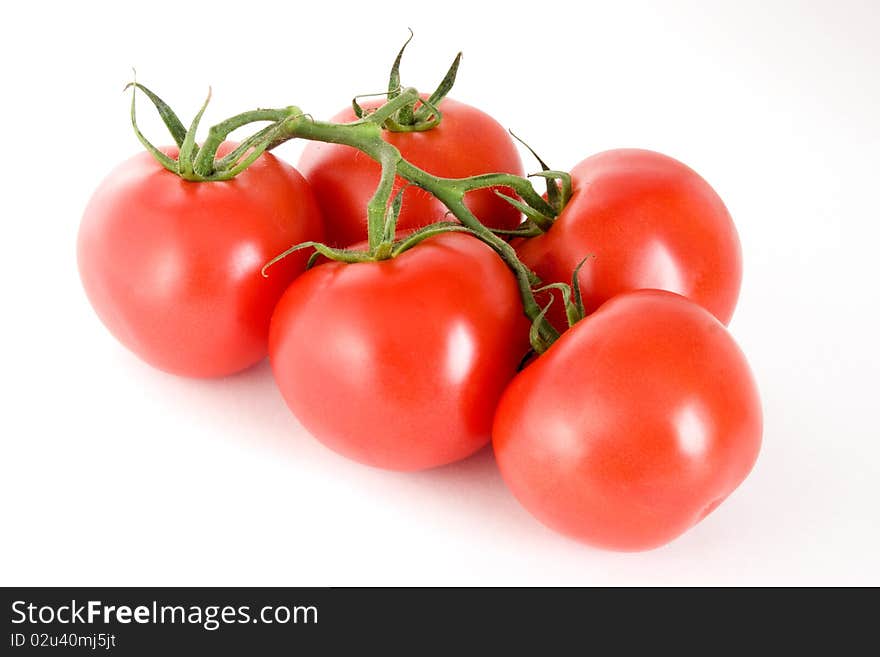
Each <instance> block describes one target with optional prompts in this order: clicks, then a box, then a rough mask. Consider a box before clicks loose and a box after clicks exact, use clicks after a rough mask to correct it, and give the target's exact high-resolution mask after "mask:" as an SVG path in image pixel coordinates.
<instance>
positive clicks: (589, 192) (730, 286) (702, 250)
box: [515, 149, 742, 328]
mask: <svg viewBox="0 0 880 657" xmlns="http://www.w3.org/2000/svg"><path fill="white" fill-rule="evenodd" d="M571 176H572V183H573V188H574V193H573V195H572V198H571V200H570V201H569V203H568V205H566V207H565V209H564V210H563V212H562V213H561V214H560V216H559V217H558V218H557V220H556V222H555V223H554V224H553V226H552V227H551V228H550V230H548V231H547V232H546V233H545V234H543V235H541V236H538V237H534V238H530V239H525V240H517V241H516V242H515V246H516V249H517V251H518V253H519V255H520V258H521V259H522V260H523V262H525V264H526V265H528V266H529V267H530V268H531V269H533V270H534V271H535V273H537V274H538V276H540V277H541V279H542V280H544V281H545V282H547V283H549V282H554V281H555V282H560V281H561V282H566V283H567V282H570V281H571V276H572V272H573V271H574V269H575V267H577V265H578V263H579V262H580V261H581V260H583V259H584V258H585V257H587V256H589V259H588V260H587V262H586V264H585V265H584V267H583V268H582V269H581V272H580V283H581V291H582V294H583V297H584V304H585V306H586V310H587V312H592V311H593V310H595V309H596V308H598V307H599V306H600V305H601V304H602V303H604V302H605V301H607V300H608V299H610V298H612V297H613V296H615V295H617V294H620V293H621V292H627V291H630V290H639V289H651V288H653V289H660V290H669V291H670V292H676V293H678V294H681V295H683V296H686V297H688V298H689V299H692V300H693V301H696V302H697V303H698V304H700V305H701V306H703V307H704V308H706V309H707V310H709V312H711V313H712V314H714V315H715V316H716V317H717V318H718V319H719V320H720V321H721V322H723V323H724V324H727V323H728V322H729V321H730V319H731V317H732V316H733V311H734V308H735V307H736V301H737V297H738V296H739V288H740V282H741V279H742V261H741V255H740V244H739V237H738V236H737V232H736V228H735V226H734V225H733V221H732V220H731V218H730V214H729V213H728V211H727V208H726V207H725V206H724V203H723V202H722V201H721V199H720V198H719V197H718V195H717V194H716V193H715V191H714V190H713V189H712V188H711V187H710V186H709V184H708V183H707V182H706V181H705V180H703V179H702V178H701V177H700V176H699V175H698V174H697V173H696V172H695V171H693V169H690V168H689V167H687V166H685V165H684V164H682V163H681V162H679V161H677V160H674V159H672V158H671V157H667V156H666V155H662V154H660V153H655V152H652V151H646V150H636V149H618V150H612V151H606V152H604V153H599V154H597V155H594V156H592V157H589V158H587V159H586V160H584V161H583V162H581V163H580V164H578V165H577V166H576V167H575V168H574V169H572V171H571ZM550 317H551V320H552V321H553V322H554V324H555V325H556V326H557V327H559V328H563V327H564V326H565V320H564V312H563V307H562V304H561V303H558V302H557V303H554V304H553V307H551V310H550Z"/></svg>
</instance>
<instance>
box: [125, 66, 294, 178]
mask: <svg viewBox="0 0 880 657" xmlns="http://www.w3.org/2000/svg"><path fill="white" fill-rule="evenodd" d="M129 88H130V89H131V90H132V93H131V125H132V128H134V133H135V135H136V136H137V138H138V140H139V141H140V142H141V144H143V145H144V148H146V149H147V151H149V152H150V154H151V155H152V156H153V157H154V158H156V161H157V162H159V164H161V165H162V166H163V167H165V168H166V169H167V170H168V171H170V172H172V173H174V174H176V175H178V176H180V177H181V178H183V179H184V180H189V181H193V182H210V181H220V180H231V179H232V178H235V176H237V175H238V174H239V173H241V172H242V171H244V170H245V169H247V168H248V167H249V166H250V165H251V164H252V163H253V162H254V161H255V160H256V159H257V158H258V157H260V155H262V154H263V153H264V152H265V151H266V150H268V149H270V148H272V147H273V146H275V145H276V141H277V140H278V138H279V137H280V136H281V135H282V134H283V132H284V130H285V124H286V123H287V122H289V120H291V119H295V118H297V117H299V116H302V112H301V111H300V110H299V109H298V108H296V107H285V108H283V109H256V110H252V111H250V112H243V113H241V114H237V115H235V116H233V117H231V118H228V119H226V120H225V121H221V122H220V123H218V124H217V125H214V126H212V127H211V128H210V129H209V131H208V137H207V139H205V141H204V142H203V143H202V144H201V146H200V145H198V144H197V143H196V133H197V131H198V129H199V124H200V123H201V120H202V115H203V114H204V113H205V109H206V108H207V106H208V102H210V100H211V91H210V89H209V90H208V96H207V98H205V102H204V103H203V104H202V106H201V108H200V109H199V111H198V113H196V115H195V118H193V120H192V122H191V123H190V126H189V128H185V127H184V125H183V123H182V122H181V121H180V119H179V118H178V117H177V114H175V113H174V110H172V109H171V107H170V106H169V105H168V104H167V103H166V102H165V101H164V100H162V99H161V98H160V97H159V96H157V95H156V94H155V93H153V92H152V91H150V90H149V89H148V88H147V87H145V86H144V85H142V84H140V83H139V82H137V81H133V82H129V83H128V84H127V85H126V86H125V89H126V90H127V89H129ZM138 91H141V92H142V93H143V94H144V95H145V96H146V97H147V98H148V99H149V100H150V102H152V103H153V106H154V107H155V108H156V111H157V112H158V113H159V116H160V118H161V119H162V122H163V123H164V124H165V127H166V128H168V132H169V133H171V137H172V139H174V143H175V144H176V145H177V148H178V154H177V157H172V156H170V155H169V154H167V153H165V152H163V151H162V150H160V149H159V148H157V147H156V146H154V145H153V144H152V143H151V142H150V140H149V139H147V138H146V136H144V134H143V133H142V132H141V130H140V128H139V127H138V124H137V114H136V99H137V92H138ZM264 121H270V122H272V124H271V125H269V126H268V127H266V128H264V129H263V130H260V131H259V132H256V133H255V134H253V135H251V136H250V137H248V138H247V139H245V140H244V141H242V142H241V143H240V144H239V145H238V146H237V147H236V148H235V149H234V150H233V151H231V152H230V153H228V154H226V155H225V156H224V157H222V158H218V157H217V150H218V148H219V147H220V144H222V143H223V141H224V140H225V139H226V138H227V137H228V136H229V134H230V133H231V132H232V131H233V130H236V129H238V128H241V127H243V126H246V125H248V124H251V123H255V122H264Z"/></svg>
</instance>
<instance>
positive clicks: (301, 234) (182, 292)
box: [77, 143, 323, 377]
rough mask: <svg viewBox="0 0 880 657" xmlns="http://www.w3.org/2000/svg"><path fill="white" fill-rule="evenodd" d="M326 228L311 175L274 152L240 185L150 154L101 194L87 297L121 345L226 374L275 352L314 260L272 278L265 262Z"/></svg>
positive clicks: (163, 362) (89, 253)
mask: <svg viewBox="0 0 880 657" xmlns="http://www.w3.org/2000/svg"><path fill="white" fill-rule="evenodd" d="M234 147H235V144H232V143H226V144H223V145H222V146H221V148H220V150H219V152H218V153H219V155H220V156H222V155H224V154H226V153H228V152H229V151H230V150H231V149H232V148H234ZM163 151H165V152H166V153H168V154H169V155H172V156H175V157H176V155H177V151H176V149H174V148H165V149H163ZM322 236H323V226H322V222H321V217H320V212H319V210H318V206H317V203H316V202H315V199H314V197H313V195H312V192H311V190H310V189H309V187H308V183H307V182H306V181H305V179H304V178H303V177H302V176H301V175H300V174H299V173H298V172H297V171H296V170H295V169H294V168H293V167H291V166H290V165H288V164H285V163H284V162H282V161H280V160H278V159H277V158H275V157H274V156H272V155H270V154H268V153H267V154H264V155H262V156H260V158H259V159H258V160H257V161H256V162H254V163H253V164H252V165H251V166H250V167H249V168H248V169H246V170H245V171H244V172H242V173H241V174H239V175H238V176H237V177H236V178H235V179H233V180H231V181H228V182H198V183H196V182H187V181H184V180H182V179H180V178H179V177H178V176H176V175H175V174H173V173H171V172H169V171H166V170H165V169H164V168H162V166H161V165H160V164H158V163H157V162H156V161H155V159H154V158H153V157H152V156H151V155H150V154H149V153H146V152H143V153H139V154H138V155H135V156H134V157H132V158H130V159H128V160H126V161H125V162H123V163H122V164H120V165H119V166H118V167H117V168H116V169H114V170H113V171H112V172H111V173H110V174H109V175H108V176H107V178H106V179H105V180H104V181H103V182H102V183H101V184H100V186H99V187H98V189H97V190H96V191H95V193H94V194H93V196H92V198H91V200H90V201H89V204H88V206H87V208H86V210H85V213H84V215H83V219H82V223H81V225H80V230H79V236H78V241H77V260H78V264H79V271H80V277H81V279H82V283H83V287H84V288H85V291H86V294H87V295H88V298H89V301H90V302H91V304H92V306H93V307H94V309H95V311H96V312H97V314H98V316H99V317H100V318H101V320H102V321H103V323H104V324H105V325H106V326H107V328H108V329H109V330H110V332H111V333H112V334H113V335H114V336H115V337H116V338H117V339H118V340H119V341H120V342H121V343H122V344H123V345H125V346H126V347H127V348H128V349H130V350H131V351H133V352H134V353H135V354H136V355H137V356H139V357H140V358H141V359H143V360H144V361H146V362H147V363H149V364H150V365H152V366H154V367H157V368H159V369H161V370H164V371H166V372H170V373H173V374H178V375H183V376H190V377H219V376H224V375H228V374H232V373H234V372H237V371H240V370H243V369H245V368H247V367H249V366H251V365H253V364H255V363H257V362H258V361H260V360H262V359H263V358H264V357H265V356H266V353H267V343H268V331H269V320H270V317H271V314H272V310H273V308H274V306H275V303H276V301H277V300H278V298H279V297H280V296H281V294H282V293H283V292H284V290H285V288H286V287H287V285H288V284H289V283H290V281H291V280H293V278H295V277H296V276H297V275H298V274H299V273H301V272H302V271H303V270H304V269H305V263H306V259H307V256H306V255H305V254H294V256H292V257H290V258H287V259H285V260H284V261H283V262H281V263H279V264H278V265H276V266H275V267H273V268H272V269H270V270H269V277H268V278H264V277H263V276H262V275H261V273H260V270H261V268H262V267H263V265H264V264H265V263H266V262H267V261H268V260H269V259H271V258H272V257H274V256H276V255H277V254H278V253H280V252H282V251H284V250H285V249H286V248H288V247H289V246H290V245H291V244H295V243H297V242H301V241H304V240H319V239H321V238H322Z"/></svg>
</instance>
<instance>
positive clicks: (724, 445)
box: [492, 291, 762, 550]
mask: <svg viewBox="0 0 880 657" xmlns="http://www.w3.org/2000/svg"><path fill="white" fill-rule="evenodd" d="M761 431H762V418H761V403H760V399H759V397H758V391H757V388H756V385H755V381H754V379H753V377H752V374H751V372H750V370H749V367H748V364H747V363H746V360H745V357H744V356H743V354H742V352H741V351H740V350H739V348H738V347H737V345H736V343H735V342H734V341H733V339H732V338H731V337H730V335H729V334H728V333H727V331H726V329H725V328H724V326H722V325H721V323H719V322H718V321H717V320H716V319H715V318H714V317H713V316H712V315H710V314H709V313H708V312H706V311H705V310H704V309H703V308H701V307H699V306H697V305H696V304H694V303H692V302H690V301H687V300H686V299H684V298H682V297H680V296H677V295H674V294H671V293H668V292H660V291H641V292H632V293H628V294H624V295H621V296H618V297H616V298H615V299H612V300H611V301H609V302H608V303H606V304H605V305H603V306H602V307H601V308H599V310H598V311H596V312H595V314H593V315H591V316H589V317H587V318H586V319H585V320H583V321H581V322H579V323H578V324H576V325H575V326H574V327H573V328H572V329H570V330H569V331H568V332H566V333H565V334H563V335H562V337H561V338H560V339H559V340H558V341H557V342H556V343H555V344H554V345H553V346H552V347H551V348H550V349H549V350H548V351H547V352H546V353H544V354H543V355H541V356H540V357H539V358H538V359H537V360H536V361H534V362H533V363H532V364H530V365H529V366H528V367H527V368H526V369H525V370H524V371H523V372H521V373H520V374H518V375H517V377H516V378H515V379H514V380H513V382H512V383H511V384H510V386H509V387H508V388H507V390H506V391H505V393H504V396H503V397H502V399H501V402H500V404H499V407H498V413H497V415H496V418H495V424H494V428H493V432H492V433H493V444H494V448H495V454H496V458H497V461H498V465H499V467H500V468H501V473H502V475H503V477H504V480H505V481H506V482H507V484H508V486H509V487H510V488H511V490H512V491H513V493H514V494H515V495H516V497H517V498H518V499H519V501H520V502H521V503H522V504H523V505H524V506H525V507H526V509H528V510H529V511H530V512H531V513H532V514H534V515H535V516H536V517H537V518H538V519H539V520H541V521H542V522H544V523H545V524H547V525H548V526H550V527H551V528H553V529H555V530H557V531H560V532H562V533H564V534H567V535H569V536H572V537H574V538H576V539H579V540H581V541H585V542H587V543H590V544H592V545H596V546H600V547H604V548H611V549H616V550H644V549H649V548H653V547H657V546H659V545H662V544H664V543H666V542H668V541H671V540H672V539H674V538H675V537H676V536H678V535H679V534H681V533H682V532H684V531H685V530H687V529H688V528H689V527H691V526H692V525H694V524H695V523H697V522H699V521H700V520H701V519H702V518H703V517H705V516H706V515H707V514H708V513H709V512H710V511H712V510H714V509H715V508H716V507H717V506H718V504H719V503H720V502H721V501H723V500H724V499H725V498H726V497H727V496H728V495H730V493H731V492H732V491H733V490H734V489H735V488H736V487H737V486H738V485H739V484H740V482H741V481H742V480H743V479H744V478H745V477H746V475H747V474H748V472H749V471H750V469H751V468H752V465H753V463H754V462H755V459H756V458H757V455H758V451H759V449H760V444H761Z"/></svg>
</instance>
